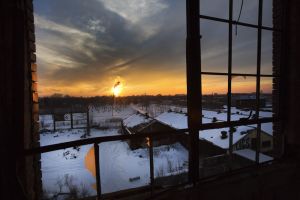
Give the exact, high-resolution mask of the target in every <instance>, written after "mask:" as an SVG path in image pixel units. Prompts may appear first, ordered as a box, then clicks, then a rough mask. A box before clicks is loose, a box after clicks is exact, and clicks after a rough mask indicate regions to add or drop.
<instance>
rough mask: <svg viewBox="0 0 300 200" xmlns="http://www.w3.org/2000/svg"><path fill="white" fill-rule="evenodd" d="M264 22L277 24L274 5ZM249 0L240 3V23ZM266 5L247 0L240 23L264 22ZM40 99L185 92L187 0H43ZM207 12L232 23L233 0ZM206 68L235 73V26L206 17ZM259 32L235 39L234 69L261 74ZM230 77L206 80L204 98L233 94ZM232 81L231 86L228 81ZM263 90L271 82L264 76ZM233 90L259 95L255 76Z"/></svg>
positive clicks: (241, 31)
mask: <svg viewBox="0 0 300 200" xmlns="http://www.w3.org/2000/svg"><path fill="white" fill-rule="evenodd" d="M264 2H265V3H264V15H263V24H264V25H266V26H272V20H271V16H272V14H271V0H265V1H264ZM240 4H241V0H234V19H237V16H238V13H239V9H240ZM257 4H258V0H244V7H243V12H242V15H241V19H240V21H242V22H248V23H253V24H256V23H257V12H258V11H257V10H258V8H257ZM34 6H35V7H34V9H35V26H36V45H37V64H38V75H39V94H40V96H47V95H51V94H53V93H61V94H68V95H73V96H100V95H111V88H112V87H113V85H114V84H115V82H116V80H118V81H121V82H122V85H123V87H124V88H123V90H122V93H121V95H122V96H126V95H141V94H154V95H155V94H185V93H186V73H185V39H186V22H185V20H186V18H185V15H186V13H185V12H186V10H185V9H186V8H185V0H35V1H34ZM201 14H205V15H210V16H216V17H223V18H228V1H227V0H205V1H204V0H201ZM201 35H202V40H201V45H202V46H201V50H202V70H203V71H213V72H216V71H220V72H226V71H227V53H228V52H227V48H228V46H227V45H228V25H227V24H224V23H218V22H211V21H207V20H201ZM271 35H272V33H271V32H269V31H263V37H262V73H264V74H271V70H272V62H271V61H272V57H271V53H272V43H271V42H272V37H271ZM256 40H257V31H256V30H255V29H252V28H245V27H238V28H237V35H236V34H235V27H234V35H233V72H238V73H255V71H256V45H257V43H256ZM226 80H227V77H216V76H203V93H205V94H207V93H208V94H209V93H226V92H227V85H226ZM224 81H225V82H224ZM261 81H262V86H261V87H262V90H263V92H270V91H271V85H272V83H271V79H270V78H263V79H262V80H261ZM232 87H233V92H255V87H256V86H255V78H250V77H247V78H244V77H235V78H234V79H233V80H232Z"/></svg>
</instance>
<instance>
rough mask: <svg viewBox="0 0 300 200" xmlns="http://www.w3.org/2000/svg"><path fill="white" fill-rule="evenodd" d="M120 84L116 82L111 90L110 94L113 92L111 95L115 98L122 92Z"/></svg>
mask: <svg viewBox="0 0 300 200" xmlns="http://www.w3.org/2000/svg"><path fill="white" fill-rule="evenodd" d="M122 89H123V87H122V84H121V82H120V81H118V82H117V83H115V85H114V87H113V88H112V92H113V95H114V96H115V97H117V96H119V95H120V94H121V92H122Z"/></svg>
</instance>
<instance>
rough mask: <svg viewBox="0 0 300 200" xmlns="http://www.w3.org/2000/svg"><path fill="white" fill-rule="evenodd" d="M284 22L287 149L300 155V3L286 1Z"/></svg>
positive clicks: (296, 0) (290, 0) (291, 0)
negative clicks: (285, 31) (285, 32)
mask: <svg viewBox="0 0 300 200" xmlns="http://www.w3.org/2000/svg"><path fill="white" fill-rule="evenodd" d="M287 2H288V3H287V13H286V15H287V20H286V27H285V28H286V30H287V35H286V42H287V44H286V47H285V48H286V49H285V50H286V57H287V61H286V63H285V65H284V68H286V76H285V78H286V82H287V85H286V86H285V90H286V94H287V95H286V96H285V97H284V98H285V100H286V102H285V103H286V105H285V106H284V107H285V108H286V123H285V126H284V128H285V129H284V132H285V134H286V139H287V141H286V142H287V144H288V145H289V148H291V149H294V150H295V151H297V152H299V153H300V127H299V122H300V12H299V10H300V1H298V0H289V1H287Z"/></svg>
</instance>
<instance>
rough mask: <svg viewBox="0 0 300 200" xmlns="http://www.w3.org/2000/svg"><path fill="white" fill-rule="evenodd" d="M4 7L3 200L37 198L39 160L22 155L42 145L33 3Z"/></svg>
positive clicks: (0, 37) (4, 3)
mask: <svg viewBox="0 0 300 200" xmlns="http://www.w3.org/2000/svg"><path fill="white" fill-rule="evenodd" d="M0 8H1V12H0V16H1V23H0V44H1V59H0V66H1V73H0V76H1V79H0V83H1V84H0V88H1V103H0V105H1V106H0V115H1V119H0V123H1V131H0V143H1V145H0V149H1V172H0V173H1V175H0V176H1V188H0V199H24V198H27V199H36V198H38V196H39V191H40V189H39V188H40V187H35V186H38V184H36V183H37V182H39V181H40V173H39V169H38V168H39V161H38V160H39V158H38V157H37V158H33V157H28V158H26V159H25V158H24V157H23V156H22V154H23V151H24V149H28V148H31V147H34V146H37V145H38V142H37V141H38V134H36V132H35V130H36V123H34V122H33V118H34V115H33V113H34V112H36V109H37V106H33V93H32V73H31V71H32V69H31V66H32V65H31V64H32V63H34V62H35V55H34V48H35V47H34V34H33V33H34V26H33V12H32V8H33V7H32V1H31V0H1V1H0ZM35 118H36V115H35ZM36 120H37V118H36Z"/></svg>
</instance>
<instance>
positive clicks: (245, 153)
mask: <svg viewBox="0 0 300 200" xmlns="http://www.w3.org/2000/svg"><path fill="white" fill-rule="evenodd" d="M233 153H234V154H237V155H239V156H242V157H244V158H247V159H249V160H251V161H254V162H255V157H256V152H255V151H253V150H252V149H242V150H237V151H234V152H233ZM271 160H273V158H272V157H270V156H267V155H265V154H262V153H259V163H263V162H268V161H271Z"/></svg>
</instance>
